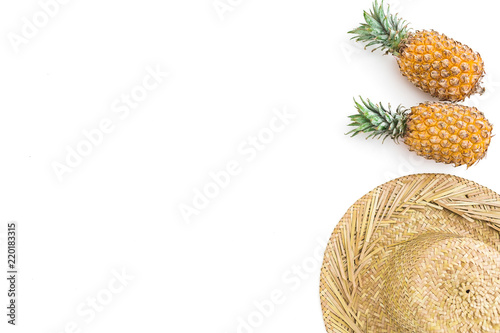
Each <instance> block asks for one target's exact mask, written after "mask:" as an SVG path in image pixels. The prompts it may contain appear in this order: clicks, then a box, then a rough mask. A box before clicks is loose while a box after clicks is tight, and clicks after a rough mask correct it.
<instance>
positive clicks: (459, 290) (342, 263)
mask: <svg viewBox="0 0 500 333" xmlns="http://www.w3.org/2000/svg"><path fill="white" fill-rule="evenodd" d="M320 298H321V306H322V310H323V317H324V321H325V326H326V330H327V332H329V333H330V332H332V333H333V332H336V333H337V332H339V333H344V332H345V333H347V332H356V333H362V332H377V333H379V332H424V331H425V332H427V331H432V332H500V196H499V195H498V194H496V193H495V192H493V191H491V190H489V189H488V188H486V187H484V186H481V185H479V184H477V183H475V182H472V181H469V180H466V179H463V178H460V177H456V176H452V175H444V174H418V175H411V176H406V177H402V178H398V179H396V180H393V181H390V182H388V183H386V184H383V185H381V186H379V187H377V188H376V189H374V190H373V191H371V192H370V193H368V194H366V195H365V196H364V197H362V198H361V199H359V200H358V201H357V202H356V203H355V204H354V205H352V206H351V207H350V208H349V210H348V211H347V213H346V214H345V215H344V217H343V218H342V219H341V221H340V222H339V223H338V225H337V226H336V228H335V230H334V231H333V233H332V236H331V238H330V241H329V243H328V245H327V248H326V251H325V257H324V261H323V266H322V270H321V278H320Z"/></svg>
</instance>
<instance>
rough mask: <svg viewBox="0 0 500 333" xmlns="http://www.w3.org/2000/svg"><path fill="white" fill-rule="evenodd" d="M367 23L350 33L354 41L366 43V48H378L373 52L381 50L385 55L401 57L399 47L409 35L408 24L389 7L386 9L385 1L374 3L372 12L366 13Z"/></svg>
mask: <svg viewBox="0 0 500 333" xmlns="http://www.w3.org/2000/svg"><path fill="white" fill-rule="evenodd" d="M363 15H364V18H365V23H361V25H360V26H359V27H358V28H356V29H353V30H351V31H349V33H350V34H354V35H355V36H354V37H352V39H354V40H356V41H358V42H363V43H366V45H365V48H367V47H369V46H376V47H375V48H374V49H373V50H372V51H374V50H377V49H381V50H383V51H385V53H386V54H387V53H392V54H393V55H396V56H397V55H399V45H400V44H401V41H402V40H403V39H405V38H406V37H407V35H408V32H409V28H408V23H407V22H406V21H405V20H403V19H401V18H399V17H398V16H397V14H395V15H393V14H391V13H390V12H389V6H387V9H384V2H383V0H382V1H381V2H380V5H379V4H378V1H377V0H375V1H374V2H373V6H372V9H371V10H370V12H366V11H365V12H364V14H363Z"/></svg>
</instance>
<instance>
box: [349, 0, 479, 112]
mask: <svg viewBox="0 0 500 333" xmlns="http://www.w3.org/2000/svg"><path fill="white" fill-rule="evenodd" d="M364 18H365V21H366V23H363V24H361V25H360V26H359V27H358V28H356V29H354V30H351V31H349V33H352V34H355V36H354V37H353V39H355V40H356V41H361V42H367V45H366V47H368V46H372V45H375V46H376V47H375V49H382V50H385V51H386V54H387V53H391V54H393V55H394V56H395V57H396V58H397V61H398V64H399V69H400V71H401V74H403V76H406V77H407V78H408V80H410V82H412V83H413V84H414V85H415V86H417V87H418V88H420V89H421V90H423V91H424V92H427V93H430V94H431V95H432V96H434V97H437V98H439V99H440V100H443V101H451V102H457V101H463V100H464V99H465V98H466V97H469V96H470V95H472V94H475V93H479V94H482V93H483V92H484V88H482V87H481V79H482V77H483V75H484V73H485V72H484V64H483V60H482V59H481V56H480V55H479V53H477V52H474V51H473V50H472V49H471V48H470V47H468V46H467V45H464V44H461V43H459V42H457V41H455V40H453V39H451V38H449V37H447V36H445V35H443V34H440V33H438V32H436V31H434V30H430V31H428V30H422V31H415V32H411V31H410V29H409V28H408V23H407V22H406V21H404V20H402V19H401V18H398V17H397V15H392V14H391V13H390V12H389V6H387V10H384V6H383V2H381V4H380V5H379V4H378V2H377V0H375V1H374V3H373V8H372V10H371V11H370V12H369V13H367V12H364ZM375 49H374V50H375Z"/></svg>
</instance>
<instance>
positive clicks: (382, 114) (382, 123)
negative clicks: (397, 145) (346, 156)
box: [346, 97, 409, 142]
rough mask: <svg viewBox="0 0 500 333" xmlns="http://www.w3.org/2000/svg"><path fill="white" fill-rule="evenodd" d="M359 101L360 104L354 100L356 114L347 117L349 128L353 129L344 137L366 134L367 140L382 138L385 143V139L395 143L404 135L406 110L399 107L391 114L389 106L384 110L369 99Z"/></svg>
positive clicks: (406, 118) (380, 105)
mask: <svg viewBox="0 0 500 333" xmlns="http://www.w3.org/2000/svg"><path fill="white" fill-rule="evenodd" d="M359 99H360V100H361V102H357V101H356V99H354V104H355V106H356V109H357V110H358V113H357V114H354V115H351V116H349V118H350V119H351V123H350V124H349V126H354V127H355V128H354V129H353V130H351V131H349V132H348V133H346V135H351V137H353V136H356V135H358V134H359V133H367V134H368V136H367V139H369V138H377V139H380V138H381V137H384V141H385V139H387V137H391V138H392V139H393V140H395V141H396V142H398V140H399V138H401V137H402V136H404V135H405V132H406V122H407V120H408V111H409V110H408V109H406V108H404V107H403V106H401V105H400V106H398V107H397V109H396V111H395V112H392V111H391V105H390V104H389V105H388V107H387V108H385V107H384V106H383V105H382V103H379V104H373V103H372V102H371V101H370V100H369V99H366V101H365V100H363V98H361V97H359Z"/></svg>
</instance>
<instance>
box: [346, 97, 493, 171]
mask: <svg viewBox="0 0 500 333" xmlns="http://www.w3.org/2000/svg"><path fill="white" fill-rule="evenodd" d="M360 100H361V102H360V103H358V102H357V101H356V100H354V102H355V104H356V109H357V110H358V113H357V114H355V115H352V116H350V117H349V118H350V119H351V121H352V123H351V124H349V126H355V128H354V129H353V130H352V131H350V132H348V133H347V134H351V136H355V135H357V134H359V133H367V134H369V135H368V137H367V138H370V137H377V138H380V137H384V139H385V138H387V137H391V138H392V139H394V140H395V141H396V142H398V141H399V139H403V141H404V143H405V144H406V145H408V147H409V149H410V151H414V152H416V153H417V154H418V155H419V156H423V157H425V158H427V159H432V160H435V161H436V162H442V163H447V164H454V165H455V166H460V165H464V164H465V165H467V167H470V166H472V165H474V164H475V163H476V162H478V161H479V160H481V159H482V158H483V157H484V156H485V155H486V151H487V149H488V146H489V144H490V140H491V137H492V134H491V132H492V125H491V124H490V123H489V121H488V120H487V119H486V118H485V117H484V115H483V113H481V112H480V111H478V110H477V109H476V108H474V107H468V106H463V105H459V104H454V103H450V102H425V103H421V104H420V105H418V106H414V107H412V108H411V109H406V108H404V107H403V106H401V105H400V106H398V107H397V109H396V111H395V112H392V111H391V107H390V105H389V106H388V107H387V108H385V107H384V106H383V105H382V104H381V103H379V104H373V103H372V102H371V101H370V100H369V99H367V100H366V101H365V100H363V99H362V98H360Z"/></svg>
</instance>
